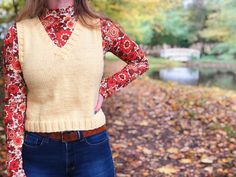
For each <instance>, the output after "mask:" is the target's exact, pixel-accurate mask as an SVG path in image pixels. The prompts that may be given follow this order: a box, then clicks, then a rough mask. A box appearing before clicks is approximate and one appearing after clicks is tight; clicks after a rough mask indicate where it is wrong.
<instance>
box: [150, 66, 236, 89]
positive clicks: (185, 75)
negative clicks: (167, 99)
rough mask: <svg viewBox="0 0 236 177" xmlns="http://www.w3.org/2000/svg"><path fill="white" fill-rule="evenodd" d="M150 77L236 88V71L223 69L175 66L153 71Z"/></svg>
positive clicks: (191, 83) (189, 83) (190, 83)
mask: <svg viewBox="0 0 236 177" xmlns="http://www.w3.org/2000/svg"><path fill="white" fill-rule="evenodd" d="M151 77H152V78H154V79H160V80H164V81H174V82H178V83H181V84H188V85H204V86H217V87H221V88H224V89H231V90H236V71H229V70H223V69H221V70H220V69H215V68H203V69H196V68H188V67H175V68H166V69H161V70H160V71H155V72H153V73H152V75H151Z"/></svg>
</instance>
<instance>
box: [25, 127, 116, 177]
mask: <svg viewBox="0 0 236 177" xmlns="http://www.w3.org/2000/svg"><path fill="white" fill-rule="evenodd" d="M81 131H82V130H80V131H78V132H81ZM22 158H23V168H24V171H25V174H26V176H27V177H114V176H115V168H114V162H113V158H112V151H111V147H110V142H109V134H108V132H107V130H104V131H102V132H99V133H97V134H95V135H91V136H89V137H82V138H80V139H78V140H76V141H70V142H62V141H60V140H54V139H51V138H49V137H45V136H42V135H39V134H37V132H28V131H25V138H24V143H23V148H22Z"/></svg>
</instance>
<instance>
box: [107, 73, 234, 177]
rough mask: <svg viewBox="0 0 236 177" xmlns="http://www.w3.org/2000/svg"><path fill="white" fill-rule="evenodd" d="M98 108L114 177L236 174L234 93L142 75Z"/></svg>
mask: <svg viewBox="0 0 236 177" xmlns="http://www.w3.org/2000/svg"><path fill="white" fill-rule="evenodd" d="M103 107H104V108H103V109H104V111H105V112H106V115H107V121H108V126H109V133H110V142H111V145H112V149H113V156H114V160H115V163H116V171H117V176H118V177H131V176H132V177H133V176H134V177H143V176H148V177H162V176H165V177H166V176H174V177H175V176H176V177H182V176H183V177H185V176H186V177H195V176H196V177H205V176H209V177H210V176H212V177H224V176H226V177H230V176H232V177H233V176H236V93H234V92H230V91H223V90H220V89H218V88H202V87H194V86H183V85H179V84H174V83H163V82H160V81H155V80H151V79H149V78H147V77H144V78H142V79H138V80H136V81H134V82H133V83H132V84H130V85H129V86H127V87H126V88H125V89H123V90H122V91H121V92H119V93H116V95H114V96H113V97H111V98H110V99H109V100H108V99H107V100H106V102H104V105H103Z"/></svg>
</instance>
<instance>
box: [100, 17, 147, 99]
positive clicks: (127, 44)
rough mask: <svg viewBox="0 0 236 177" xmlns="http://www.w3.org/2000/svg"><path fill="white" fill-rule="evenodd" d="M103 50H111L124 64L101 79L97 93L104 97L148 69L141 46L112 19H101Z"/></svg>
mask: <svg viewBox="0 0 236 177" xmlns="http://www.w3.org/2000/svg"><path fill="white" fill-rule="evenodd" d="M101 23H102V36H103V46H104V47H105V48H104V50H105V52H107V51H109V52H112V53H113V54H114V55H116V56H117V57H119V58H120V59H121V60H123V61H124V62H126V65H125V66H124V67H123V68H122V69H121V70H120V71H119V72H117V73H115V74H113V75H112V76H110V77H107V78H104V79H103V80H102V81H101V86H100V90H99V93H100V94H101V95H102V96H103V97H104V99H106V98H108V97H110V96H112V95H113V94H114V93H115V92H117V91H118V90H120V89H121V88H124V87H125V86H126V85H128V84H129V83H130V82H131V81H133V80H134V79H136V78H137V77H138V76H140V75H142V74H143V73H144V72H146V71H147V70H148V69H149V65H148V59H147V57H146V56H145V54H144V51H143V50H142V49H141V47H140V46H139V45H138V44H136V43H135V42H134V41H133V40H132V39H130V38H129V36H128V35H127V34H126V33H125V32H124V31H122V29H121V28H119V27H118V25H117V24H115V23H113V22H112V21H109V20H105V19H101Z"/></svg>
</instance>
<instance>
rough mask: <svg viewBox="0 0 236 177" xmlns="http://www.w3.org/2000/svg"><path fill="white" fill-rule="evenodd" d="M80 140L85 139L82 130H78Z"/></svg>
mask: <svg viewBox="0 0 236 177" xmlns="http://www.w3.org/2000/svg"><path fill="white" fill-rule="evenodd" d="M77 135H78V137H79V138H78V139H81V138H83V133H82V132H81V131H80V130H77Z"/></svg>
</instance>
